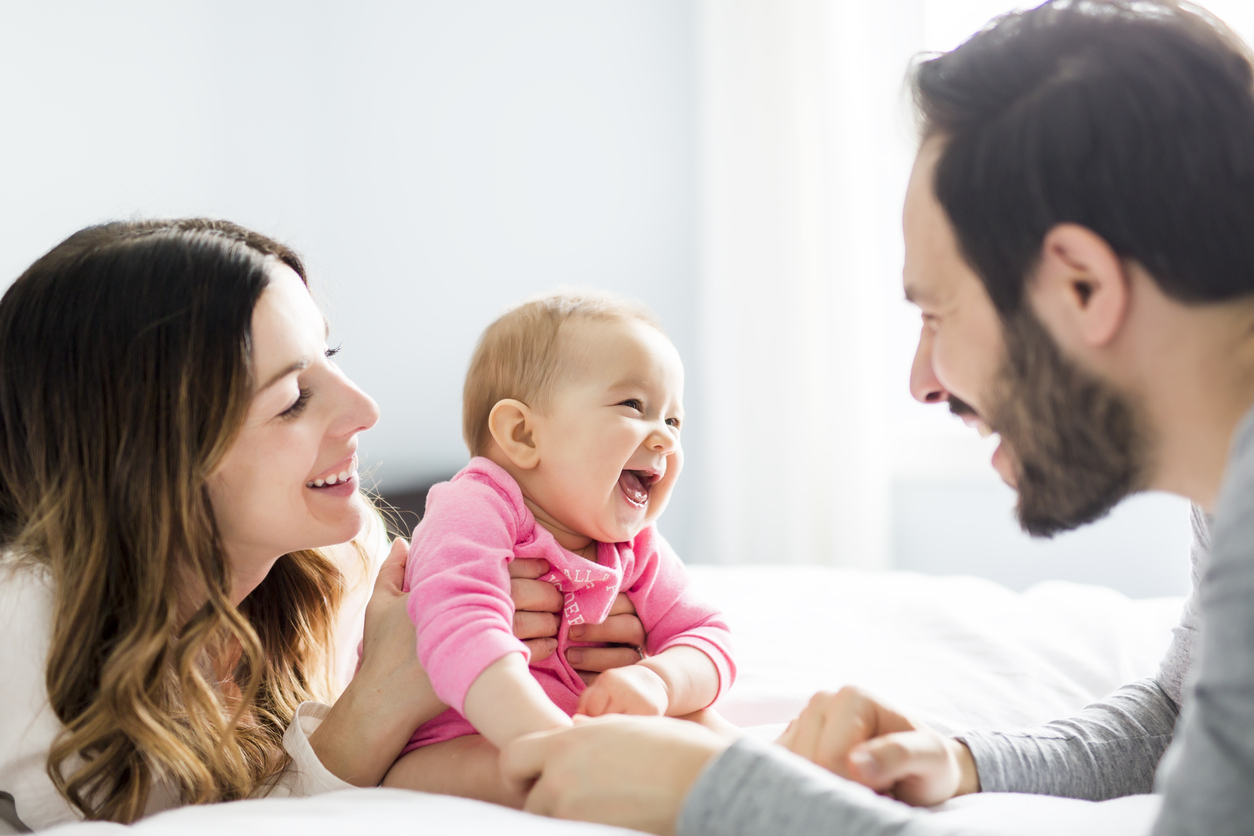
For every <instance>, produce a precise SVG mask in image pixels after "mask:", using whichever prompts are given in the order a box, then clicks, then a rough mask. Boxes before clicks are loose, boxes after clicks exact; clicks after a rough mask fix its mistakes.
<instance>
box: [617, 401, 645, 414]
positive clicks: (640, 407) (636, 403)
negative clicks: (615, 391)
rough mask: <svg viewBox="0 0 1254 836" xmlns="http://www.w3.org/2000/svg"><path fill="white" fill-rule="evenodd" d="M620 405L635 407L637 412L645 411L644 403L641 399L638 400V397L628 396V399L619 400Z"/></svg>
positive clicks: (629, 407)
mask: <svg viewBox="0 0 1254 836" xmlns="http://www.w3.org/2000/svg"><path fill="white" fill-rule="evenodd" d="M618 405H619V406H625V407H627V408H628V409H634V410H636V412H644V404H642V403H641V402H640V401H639V400H637V399H636V398H628V399H627V400H625V401H619V402H618Z"/></svg>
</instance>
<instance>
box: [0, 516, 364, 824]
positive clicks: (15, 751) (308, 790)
mask: <svg viewBox="0 0 1254 836" xmlns="http://www.w3.org/2000/svg"><path fill="white" fill-rule="evenodd" d="M372 528H375V526H372ZM369 539H370V541H371V545H372V546H374V548H372V549H371V553H372V554H373V555H375V556H376V559H375V560H374V561H373V564H374V565H373V566H371V567H370V568H369V569H367V568H366V567H364V566H361V560H360V558H358V556H357V553H356V551H355V550H354V549H352V548H351V547H340V549H339V550H338V551H336V554H337V555H339V556H340V557H341V565H342V567H343V570H344V572H345V575H346V577H347V578H348V580H349V582H350V589H349V592H348V595H347V596H346V598H345V601H344V606H343V609H342V610H341V613H340V618H339V623H338V624H337V627H336V641H335V660H336V671H337V674H338V678H339V684H340V685H341V687H342V686H343V685H344V684H346V683H347V682H348V680H349V679H350V678H351V677H352V674H353V670H354V668H355V666H356V662H357V647H358V643H359V642H360V641H361V635H362V627H363V624H364V616H365V606H366V601H367V600H368V599H369V597H370V591H371V590H372V588H373V586H374V578H375V575H376V574H377V572H378V567H379V564H380V563H381V561H382V558H383V557H385V556H386V555H387V548H386V536H385V535H384V533H383V531H382V526H381V525H380V526H378V532H377V533H374V532H372V536H371V537H370V538H369ZM380 543H381V544H382V545H380ZM52 606H53V593H52V585H51V583H50V580H49V578H48V573H47V571H46V570H44V569H42V568H37V567H36V568H32V567H30V566H28V565H19V564H16V563H15V561H13V560H12V559H11V558H8V557H7V556H4V555H0V834H3V833H18V832H23V831H24V830H25V829H27V828H29V829H33V830H40V829H42V828H45V827H51V826H52V825H56V824H64V823H67V822H73V821H77V820H79V819H80V818H81V815H80V814H79V812H78V811H77V810H76V809H74V808H72V807H71V806H70V805H69V804H68V803H67V802H66V801H65V799H64V798H62V797H61V795H60V793H58V792H57V790H56V788H55V787H54V786H53V784H52V780H51V779H50V778H49V777H48V769H47V767H48V750H49V749H50V748H51V746H52V742H53V740H54V739H55V738H56V737H57V735H58V734H60V732H61V729H62V725H61V722H60V721H59V720H58V719H57V717H56V714H54V713H53V711H52V707H51V706H50V705H49V703H48V692H47V688H46V686H45V684H44V670H45V666H46V664H47V658H48V647H49V644H50V642H51V636H52ZM329 710H330V707H329V706H326V705H323V704H322V703H315V702H307V703H304V704H302V705H301V706H300V708H298V709H297V712H296V719H295V721H294V722H293V723H292V725H291V726H290V727H289V728H288V730H287V733H286V735H284V738H283V746H284V748H285V749H286V750H287V753H288V754H289V755H291V762H290V763H289V765H288V767H287V769H286V770H285V771H284V773H283V775H282V776H280V779H279V781H278V783H277V784H276V785H275V787H274V789H273V791H272V792H270V793H269V794H270V795H271V796H289V795H295V796H306V795H316V794H318V793H323V792H328V791H330V790H339V789H348V788H350V787H351V785H350V784H347V783H345V782H344V781H341V780H340V779H339V778H337V777H335V776H334V775H332V774H331V773H330V772H329V771H328V770H327V769H326V767H324V766H323V765H322V763H321V762H320V761H319V760H318V757H317V755H315V754H314V750H313V747H311V746H310V745H309V735H310V734H312V733H313V731H314V729H316V728H318V726H319V725H320V724H321V723H322V720H323V718H325V717H326V715H327V712H328V711H329ZM178 805H179V799H178V796H177V795H176V794H175V793H174V792H173V791H172V788H171V787H169V786H163V785H158V786H155V787H154V788H153V792H152V794H151V796H150V797H149V800H148V807H147V810H146V812H145V815H152V814H153V813H157V812H160V811H162V810H167V809H170V808H171V807H177V806H178Z"/></svg>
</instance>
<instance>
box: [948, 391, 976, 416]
mask: <svg viewBox="0 0 1254 836" xmlns="http://www.w3.org/2000/svg"><path fill="white" fill-rule="evenodd" d="M949 411H950V412H952V413H953V414H954V415H957V416H958V417H959V418H963V417H965V416H967V415H970V416H971V417H973V418H978V417H979V413H978V412H976V411H975V410H974V409H973V408H972V407H971V405H970V404H968V403H967V402H966V401H964V400H961V399H959V398H955V397H954V396H953V395H950V396H949Z"/></svg>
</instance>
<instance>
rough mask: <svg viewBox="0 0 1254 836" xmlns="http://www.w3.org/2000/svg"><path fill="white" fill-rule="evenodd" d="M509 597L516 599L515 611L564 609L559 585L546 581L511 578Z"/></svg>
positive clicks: (555, 610)
mask: <svg viewBox="0 0 1254 836" xmlns="http://www.w3.org/2000/svg"><path fill="white" fill-rule="evenodd" d="M515 562H517V561H515ZM509 597H510V598H511V599H512V600H513V601H514V610H515V611H518V610H525V611H527V612H561V611H562V593H560V592H558V591H557V587H555V586H553V584H551V583H545V582H544V581H533V580H528V579H526V578H511V579H510V582H509ZM554 632H556V631H554Z"/></svg>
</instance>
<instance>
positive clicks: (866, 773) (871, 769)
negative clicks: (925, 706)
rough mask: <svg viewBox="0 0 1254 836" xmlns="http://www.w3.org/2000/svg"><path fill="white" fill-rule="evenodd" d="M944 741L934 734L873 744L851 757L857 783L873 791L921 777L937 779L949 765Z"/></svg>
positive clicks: (909, 734)
mask: <svg viewBox="0 0 1254 836" xmlns="http://www.w3.org/2000/svg"><path fill="white" fill-rule="evenodd" d="M945 757H946V756H945V751H944V748H943V746H942V745H941V743H940V738H939V737H938V736H937V735H935V734H932V733H930V732H898V733H896V734H887V735H884V736H883V737H877V738H875V739H874V740H869V741H867V742H866V743H865V744H863V745H862V746H858V747H857V748H855V749H854V750H853V751H852V752H850V753H849V766H850V772H851V775H850V777H852V778H853V779H854V780H855V781H857V782H858V783H860V784H863V785H865V786H868V787H870V788H871V789H873V790H887V789H890V788H891V787H893V786H894V785H896V784H897V783H898V782H900V781H903V780H905V779H908V778H912V777H916V776H921V777H924V778H935V777H937V776H938V775H939V773H940V772H941V771H942V770H943V769H944V768H945V766H946V765H947V761H946V759H945Z"/></svg>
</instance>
